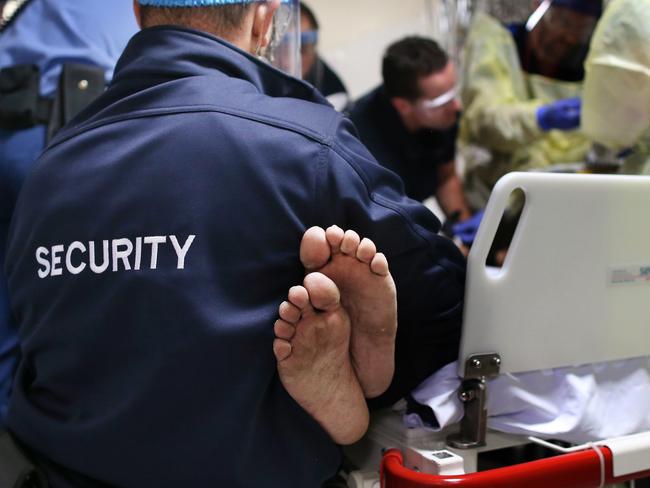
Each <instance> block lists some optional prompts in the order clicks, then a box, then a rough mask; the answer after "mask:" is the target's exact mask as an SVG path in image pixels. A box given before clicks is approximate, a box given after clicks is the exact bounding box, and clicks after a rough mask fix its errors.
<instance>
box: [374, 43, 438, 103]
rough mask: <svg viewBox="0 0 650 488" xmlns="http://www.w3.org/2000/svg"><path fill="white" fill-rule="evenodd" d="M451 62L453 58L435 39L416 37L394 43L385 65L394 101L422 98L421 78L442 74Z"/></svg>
mask: <svg viewBox="0 0 650 488" xmlns="http://www.w3.org/2000/svg"><path fill="white" fill-rule="evenodd" d="M447 63H449V56H447V53H445V52H444V51H443V50H442V48H441V47H440V46H439V45H438V43H436V42H435V41H434V40H432V39H427V38H425V37H417V36H412V37H406V38H404V39H402V40H400V41H397V42H395V43H394V44H391V45H390V46H389V47H388V49H387V50H386V54H384V60H383V63H382V64H383V66H382V75H383V78H384V89H385V90H386V94H387V95H388V96H389V97H390V98H393V97H402V98H406V99H409V100H416V99H418V98H419V97H420V89H419V86H418V81H419V79H420V78H423V77H425V76H429V75H431V74H433V73H437V72H439V71H442V70H443V69H445V66H447Z"/></svg>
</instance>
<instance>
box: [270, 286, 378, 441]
mask: <svg viewBox="0 0 650 488" xmlns="http://www.w3.org/2000/svg"><path fill="white" fill-rule="evenodd" d="M303 284H304V286H294V287H293V288H291V290H289V300H288V301H286V302H283V303H282V305H280V319H279V320H278V321H276V323H275V335H276V339H275V341H274V342H273V352H274V353H275V358H276V359H277V361H278V373H279V374H280V380H281V381H282V384H283V385H284V387H285V388H286V390H287V392H289V394H290V395H291V397H292V398H293V399H294V400H295V401H296V402H297V403H298V404H299V405H300V406H301V407H302V408H303V409H305V411H306V412H307V413H308V414H310V415H311V416H312V417H313V418H314V419H315V420H316V421H317V422H318V423H319V424H320V425H321V426H322V427H323V429H325V431H327V433H328V434H329V435H330V436H331V437H332V439H333V440H334V442H336V443H338V444H343V445H345V444H352V443H353V442H356V441H358V440H359V439H360V438H361V437H362V436H363V434H365V432H366V430H367V429H368V421H369V414H368V407H367V406H366V401H365V399H364V397H363V391H362V390H361V386H360V385H359V382H358V380H357V377H356V375H355V373H354V369H353V368H352V364H351V362H350V318H349V317H348V315H347V313H346V312H345V310H344V309H343V308H342V307H341V301H340V298H341V296H340V294H339V290H338V288H337V287H336V285H335V284H334V282H333V281H332V280H330V279H329V278H328V277H327V276H324V275H322V274H320V273H312V274H310V275H308V276H306V277H305V281H304V283H303Z"/></svg>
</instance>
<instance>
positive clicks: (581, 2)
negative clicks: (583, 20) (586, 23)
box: [552, 0, 603, 17]
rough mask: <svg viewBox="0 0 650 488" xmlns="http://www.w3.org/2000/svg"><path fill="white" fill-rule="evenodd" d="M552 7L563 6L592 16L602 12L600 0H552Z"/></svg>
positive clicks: (598, 15)
mask: <svg viewBox="0 0 650 488" xmlns="http://www.w3.org/2000/svg"><path fill="white" fill-rule="evenodd" d="M552 5H553V6H554V7H565V8H569V9H571V10H575V11H576V12H580V13H583V14H587V15H592V16H594V17H600V16H601V14H602V13H603V2H602V0H553V4H552Z"/></svg>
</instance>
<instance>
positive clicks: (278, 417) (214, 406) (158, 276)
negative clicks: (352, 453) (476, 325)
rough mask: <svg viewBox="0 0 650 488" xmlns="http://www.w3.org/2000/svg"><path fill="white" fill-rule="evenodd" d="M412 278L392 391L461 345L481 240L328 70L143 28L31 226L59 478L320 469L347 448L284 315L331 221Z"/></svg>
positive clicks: (30, 316)
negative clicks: (341, 97) (361, 135)
mask: <svg viewBox="0 0 650 488" xmlns="http://www.w3.org/2000/svg"><path fill="white" fill-rule="evenodd" d="M332 224H338V225H339V226H341V227H342V228H346V229H347V228H349V229H355V230H356V231H358V232H359V233H360V234H361V235H363V236H367V237H369V238H371V239H373V240H374V241H375V242H376V243H377V245H378V248H379V249H381V250H382V251H383V252H385V253H386V255H387V256H388V259H389V262H390V266H391V270H392V273H393V276H394V278H395V281H396V283H397V288H398V310H399V330H398V343H397V349H398V350H397V373H396V376H395V380H394V381H393V384H392V386H391V390H390V391H389V392H388V393H387V395H386V396H384V397H383V401H385V402H390V401H393V400H395V399H396V398H399V397H400V396H402V395H404V394H405V393H406V392H408V391H409V390H410V389H411V388H413V387H414V386H416V385H417V384H418V383H419V382H420V381H422V380H423V379H424V378H425V377H426V376H428V375H429V374H430V373H431V372H432V371H435V370H436V369H437V368H439V367H441V366H442V365H444V364H446V363H447V362H449V361H450V360H453V359H454V358H455V357H456V356H457V351H458V336H459V331H460V319H461V311H462V299H463V289H464V286H463V284H464V283H463V282H464V259H463V258H462V256H461V255H460V253H459V252H458V250H457V249H456V247H455V246H454V244H453V243H452V242H451V241H449V240H447V239H445V238H442V237H440V236H439V235H438V231H439V228H440V223H439V222H438V221H437V220H436V218H435V217H434V216H433V215H432V214H431V212H429V211H428V210H427V209H426V208H424V207H423V206H421V205H420V204H419V203H417V202H415V201H413V200H410V199H408V198H407V197H406V196H405V195H404V191H403V188H402V184H401V181H400V179H399V178H398V177H397V176H396V175H395V174H393V173H391V172H390V171H388V170H386V169H385V168H383V167H382V166H380V165H379V164H377V162H376V161H375V160H374V159H373V157H372V156H371V155H370V153H369V152H368V151H367V150H366V148H365V147H364V146H363V145H362V144H361V143H360V142H359V140H358V138H357V137H356V136H355V130H354V127H353V126H352V123H351V122H350V121H349V120H348V119H345V118H344V117H343V116H341V115H340V114H339V113H337V112H336V111H335V110H333V109H332V108H331V106H329V105H328V104H327V102H326V101H325V99H323V98H322V96H321V95H319V94H318V92H317V91H316V90H315V89H314V88H313V87H311V86H310V85H308V84H306V83H303V82H301V81H299V80H296V79H293V78H290V77H288V76H286V75H285V74H283V73H281V72H279V71H276V70H275V69H273V68H272V67H270V66H268V65H266V64H265V63H263V62H261V61H259V60H257V59H256V58H254V57H252V56H249V55H248V54H246V53H243V52H241V51H240V50H238V49H236V48H234V47H232V46H230V45H229V44H227V43H225V42H223V41H221V40H219V39H217V38H214V37H212V36H210V35H208V34H205V33H200V32H196V31H193V30H189V29H183V28H173V27H157V28H152V29H146V30H144V31H142V32H140V33H139V34H137V35H136V36H135V37H134V38H133V39H132V40H131V42H130V43H129V46H128V47H127V49H126V51H125V53H124V55H123V56H122V58H121V59H120V61H119V63H118V66H117V68H116V72H115V78H114V80H113V84H112V85H111V87H110V88H109V89H108V91H107V92H106V93H105V94H104V95H102V96H101V97H100V98H99V99H98V100H97V101H96V102H95V103H94V104H93V105H91V107H89V109H88V110H87V111H85V112H84V114H82V116H81V117H79V118H77V119H76V120H75V121H73V123H72V124H71V125H70V126H68V127H67V128H65V129H64V130H63V131H62V132H61V133H60V134H59V135H57V137H56V138H55V139H54V140H53V141H52V143H51V144H50V146H49V147H48V149H47V150H46V152H45V153H44V154H43V156H42V157H41V158H40V160H39V164H38V165H37V166H36V168H35V169H34V171H33V172H32V174H31V175H30V177H29V178H28V179H27V182H26V183H25V186H24V187H23V191H22V193H21V195H20V198H19V201H18V205H17V207H16V211H15V218H14V221H13V224H12V231H11V235H10V237H9V254H8V267H7V270H8V276H9V291H10V294H11V297H12V304H13V308H14V311H15V313H16V315H17V318H18V319H19V323H20V339H21V346H22V352H23V355H22V359H21V362H20V365H19V368H18V373H17V381H16V389H15V392H14V395H13V396H12V401H11V405H10V410H9V416H8V425H9V427H10V429H11V430H12V431H13V432H14V434H16V436H17V437H18V438H19V439H20V440H21V441H22V442H23V443H24V444H25V445H27V446H30V447H31V448H32V450H33V452H34V454H35V455H36V458H37V459H38V460H39V462H40V463H41V464H42V465H43V466H44V468H45V471H46V473H47V475H48V477H49V478H50V480H51V481H52V482H53V484H54V486H55V487H73V486H106V485H110V486H129V487H131V486H133V487H135V486H138V487H140V486H142V487H144V486H147V487H148V486H155V487H160V488H165V487H170V488H171V487H174V488H178V487H181V486H196V487H260V486H264V487H278V488H279V487H282V488H317V487H320V485H321V484H322V482H323V481H324V480H326V479H327V478H328V477H330V476H332V475H333V474H334V473H335V472H336V471H337V468H338V467H339V463H340V452H339V449H338V446H336V445H335V444H334V443H333V442H332V441H331V439H330V438H329V437H328V435H327V434H326V433H325V432H324V431H323V430H322V429H321V427H320V426H319V425H318V424H317V423H316V422H315V421H314V420H313V419H311V418H310V416H309V415H307V414H306V413H305V412H304V411H303V410H302V409H301V408H300V407H299V406H298V405H297V404H296V403H295V402H294V401H293V400H292V398H291V397H290V396H289V395H288V393H287V392H286V390H285V389H284V388H283V386H282V384H281V382H280V380H279V377H278V374H277V368H276V362H275V358H274V356H273V351H272V344H273V339H274V334H273V323H274V321H275V320H276V318H277V313H278V312H277V311H278V306H279V304H280V303H281V302H282V301H283V300H284V299H286V294H287V292H288V290H289V288H290V287H291V286H294V285H296V284H299V283H301V282H302V279H303V277H304V269H303V268H302V266H301V264H300V260H299V253H298V251H299V243H300V239H301V237H302V235H303V233H304V231H305V230H306V229H307V228H309V227H311V226H314V225H319V226H322V227H327V226H329V225H332Z"/></svg>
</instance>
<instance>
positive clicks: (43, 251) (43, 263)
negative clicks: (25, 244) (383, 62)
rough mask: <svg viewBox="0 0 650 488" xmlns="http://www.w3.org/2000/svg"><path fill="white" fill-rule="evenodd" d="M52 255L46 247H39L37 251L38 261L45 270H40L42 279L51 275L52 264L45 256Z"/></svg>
mask: <svg viewBox="0 0 650 488" xmlns="http://www.w3.org/2000/svg"><path fill="white" fill-rule="evenodd" d="M48 254H50V251H48V250H47V248H46V247H39V248H38V249H36V261H38V264H40V265H41V266H43V269H39V270H38V277H39V278H40V279H43V278H47V277H48V276H49V275H50V262H49V261H48V260H47V259H45V258H44V257H43V256H47V255H48Z"/></svg>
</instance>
